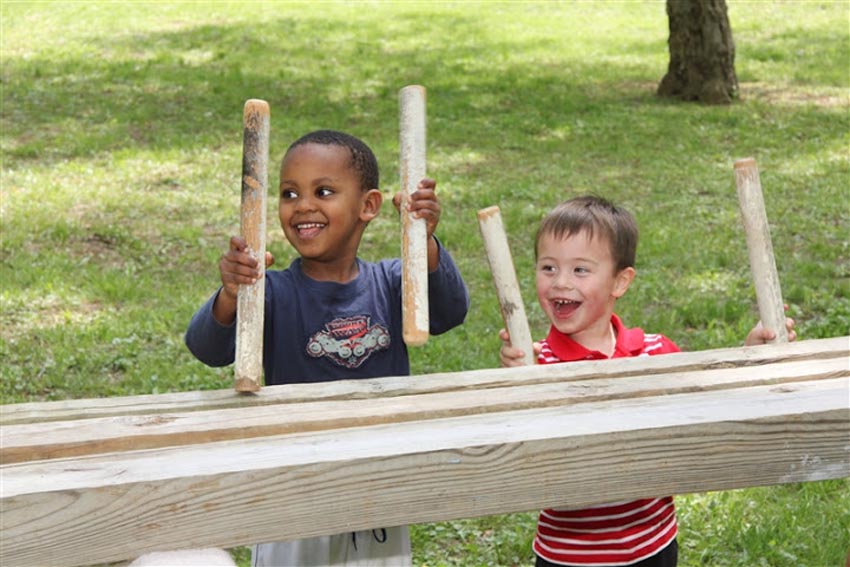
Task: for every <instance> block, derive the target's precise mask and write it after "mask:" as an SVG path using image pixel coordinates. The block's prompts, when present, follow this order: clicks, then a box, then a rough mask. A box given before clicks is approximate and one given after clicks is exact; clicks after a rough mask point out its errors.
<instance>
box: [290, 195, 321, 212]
mask: <svg viewBox="0 0 850 567" xmlns="http://www.w3.org/2000/svg"><path fill="white" fill-rule="evenodd" d="M315 209H316V204H315V202H314V201H313V199H311V198H310V197H309V196H306V195H304V196H300V197H298V198H297V199H296V200H295V210H296V211H299V212H304V211H313V210H315Z"/></svg>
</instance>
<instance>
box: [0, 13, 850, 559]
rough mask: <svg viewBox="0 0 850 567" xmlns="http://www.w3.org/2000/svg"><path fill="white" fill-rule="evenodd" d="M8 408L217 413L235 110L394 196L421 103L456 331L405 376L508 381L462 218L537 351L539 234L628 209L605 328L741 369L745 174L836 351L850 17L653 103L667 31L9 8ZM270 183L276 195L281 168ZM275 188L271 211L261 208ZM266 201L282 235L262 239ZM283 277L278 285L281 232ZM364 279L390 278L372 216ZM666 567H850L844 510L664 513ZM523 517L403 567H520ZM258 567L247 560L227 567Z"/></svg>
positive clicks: (758, 52)
mask: <svg viewBox="0 0 850 567" xmlns="http://www.w3.org/2000/svg"><path fill="white" fill-rule="evenodd" d="M0 10H2V52H0V57H2V70H0V80H2V83H0V87H2V112H1V113H0V118H2V135H0V149H2V164H0V167H2V171H0V174H2V188H0V231H1V232H0V239H1V241H0V270H2V273H0V276H2V288H0V309H2V313H0V321H2V329H0V356H2V361H3V362H2V366H0V380H2V385H0V399H2V402H3V403H13V402H21V401H32V400H56V399H65V398H72V397H95V396H117V395H127V394H138V393H150V392H167V391H177V390H187V389H212V388H226V387H229V386H230V383H231V380H232V371H231V370H230V369H224V370H213V369H209V368H206V367H204V366H203V365H201V364H200V363H198V362H197V361H195V360H194V359H193V358H192V357H191V355H190V354H189V353H188V351H187V350H186V349H185V347H184V346H183V343H182V334H183V332H184V330H185V327H186V325H187V323H188V321H189V318H190V317H191V315H192V313H193V312H194V310H195V309H196V308H197V307H198V306H199V305H200V304H201V302H202V301H204V300H205V298H206V297H207V296H208V295H209V294H210V293H211V292H212V291H213V290H214V289H215V287H216V286H217V283H218V270H217V259H218V257H219V255H220V254H221V253H222V252H223V251H224V249H225V247H226V243H227V238H228V237H229V235H231V234H234V233H235V232H237V230H238V206H239V179H240V173H241V134H242V132H241V118H242V106H243V104H244V102H245V100H247V99H249V98H262V99H265V100H267V101H268V102H269V104H270V106H271V109H272V133H271V152H272V156H273V159H274V160H275V161H277V160H278V159H279V158H280V156H281V155H282V153H283V151H284V150H285V148H286V146H287V145H288V143H289V142H291V141H292V140H293V139H295V138H296V137H297V136H299V135H301V134H303V133H305V132H306V131H309V130H311V129H315V128H320V127H327V128H336V129H341V130H346V131H349V132H351V133H353V134H356V135H359V136H361V137H363V138H364V139H365V140H366V141H367V142H368V143H369V144H370V145H371V146H372V147H373V148H374V150H375V152H376V154H377V155H378V159H379V162H380V164H381V175H382V180H383V181H382V186H383V187H382V188H383V189H384V190H385V191H386V193H387V194H390V193H393V192H395V191H396V189H397V186H398V166H397V162H398V101H397V93H398V90H399V89H400V88H401V87H403V86H405V85H407V84H414V83H419V84H423V85H425V86H426V87H427V88H428V168H429V174H430V175H431V176H433V177H434V178H436V179H437V181H438V191H439V193H440V195H441V199H442V203H443V210H444V213H443V219H442V223H441V225H440V227H439V229H438V235H439V236H440V237H441V239H442V241H443V242H444V244H445V245H446V246H447V247H448V248H449V249H450V250H451V251H452V253H453V255H454V257H455V259H456V260H457V261H458V264H459V265H460V268H461V270H462V272H463V274H464V277H465V278H466V280H467V283H468V285H469V287H470V290H471V293H472V300H473V308H472V311H471V312H470V314H469V316H468V318H467V322H466V324H465V325H464V326H463V327H462V328H459V329H457V330H455V331H452V332H451V333H449V334H448V335H445V336H442V337H434V338H432V339H431V340H430V341H429V343H428V344H427V345H426V346H425V347H423V348H421V349H416V350H415V351H413V352H412V361H411V362H412V365H413V369H414V372H415V373H417V374H420V373H427V372H432V371H453V370H454V371H456V370H463V369H474V368H484V367H492V366H495V365H497V352H498V346H499V343H498V339H497V336H496V332H497V331H498V329H499V328H500V327H501V320H500V317H499V311H498V307H497V303H496V298H495V293H494V291H493V284H492V281H491V278H490V272H489V269H488V267H487V263H486V260H485V256H484V253H483V246H482V243H481V241H480V238H479V237H478V229H477V222H476V217H475V213H476V211H477V210H478V209H480V208H483V207H486V206H489V205H493V204H498V205H500V206H501V208H502V215H503V218H504V221H505V225H506V228H507V230H508V232H509V235H510V241H511V248H512V252H513V255H514V261H515V265H516V269H517V272H518V277H519V279H520V282H521V285H522V287H523V290H524V295H525V301H526V304H527V310H528V313H529V318H530V320H531V323H532V328H533V333H534V335H535V336H536V337H539V336H541V335H542V334H543V333H544V332H545V330H546V324H545V321H544V318H543V314H542V312H541V311H540V309H539V308H538V307H537V306H536V304H535V302H534V297H535V295H534V291H533V275H532V269H531V265H532V256H533V254H532V249H531V243H532V240H533V232H534V231H533V227H534V226H535V225H536V223H537V221H538V220H539V219H540V217H541V216H542V214H543V213H544V212H545V211H546V210H547V209H549V208H550V207H551V206H552V205H554V204H555V203H557V202H558V201H560V200H562V199H564V198H567V197H569V196H572V195H576V194H579V193H584V192H595V193H599V194H602V195H604V196H607V197H609V198H611V199H613V200H615V201H617V202H619V203H621V204H623V205H625V206H627V207H628V208H630V209H631V210H632V211H633V212H634V213H635V214H636V216H637V218H638V222H639V224H640V227H641V242H640V246H639V249H638V277H637V280H636V282H635V284H634V285H633V287H632V289H631V290H630V291H629V293H628V294H627V296H626V297H625V298H623V300H621V302H620V305H619V307H618V311H619V312H620V314H621V315H622V316H623V318H624V319H625V321H626V322H627V323H629V324H631V325H640V326H642V327H644V328H646V329H648V330H651V331H654V332H662V333H665V334H667V335H668V336H670V337H671V338H673V339H674V340H676V341H677V342H678V343H679V344H680V345H681V346H682V347H683V348H685V349H687V350H700V349H706V348H716V347H724V346H733V345H738V344H740V343H741V342H742V340H743V337H744V335H745V334H746V331H747V330H748V329H749V328H750V327H751V326H752V324H753V323H754V322H755V320H756V318H757V315H756V308H755V294H754V291H753V286H752V283H751V277H750V274H749V267H748V260H747V253H746V246H745V241H744V238H743V231H742V228H741V225H740V220H739V217H738V210H737V197H736V192H735V187H734V177H733V173H732V164H733V163H734V161H735V160H736V159H739V158H743V157H748V156H751V157H754V158H756V160H757V162H758V165H759V169H760V172H761V181H762V186H763V187H764V191H765V195H766V202H767V212H768V217H769V219H770V220H771V229H772V237H773V246H774V250H775V253H776V258H777V264H778V269H779V272H780V278H781V281H782V287H783V295H784V297H785V299H786V301H787V302H788V303H789V304H790V306H791V307H790V313H791V315H792V316H793V317H794V318H795V319H796V320H797V329H798V331H799V333H800V338H801V340H805V339H811V338H821V337H830V336H840V335H847V334H848V332H850V250H848V238H847V235H848V228H849V227H848V218H850V214H849V213H850V206H848V203H850V199H848V197H850V192H849V191H848V179H850V175H848V174H850V158H848V146H850V112H848V111H849V110H850V104H848V92H849V91H848V89H850V76H848V75H849V73H848V69H849V68H850V31H848V26H847V21H848V17H850V4H848V2H846V1H844V0H842V1H835V2H814V1H811V2H802V1H799V2H767V1H765V2H746V3H745V2H730V7H729V10H730V19H731V23H732V28H733V33H734V35H735V42H736V56H737V58H736V69H737V73H738V77H739V80H740V81H741V100H740V101H738V102H737V103H736V104H734V105H732V106H729V107H702V106H695V105H690V104H680V103H676V102H671V101H666V100H661V99H658V98H656V97H655V95H654V89H655V86H656V85H657V83H658V81H659V80H660V79H661V77H662V76H663V74H664V72H665V71H666V65H667V51H666V39H667V20H666V15H665V12H664V7H663V3H662V2H603V1H597V2H575V3H548V2H547V3H542V2H541V3H495V2H493V3H487V4H480V3H453V4H449V3H420V2H409V3H391V2H369V3H365V2H364V3H333V4H332V3H263V4H259V3H251V4H238V3H209V4H202V3H189V2H180V3H141V2H139V3H125V4H122V5H121V7H120V9H116V6H115V5H110V4H107V3H95V2H90V3H87V2H74V3H71V2H63V3H36V2H33V3H25V2H9V1H7V2H4V3H3V4H2V6H1V7H0ZM271 169H272V170H273V171H271V172H270V179H269V184H270V186H271V187H272V188H274V187H275V186H276V185H277V172H276V171H275V169H276V168H271ZM273 192H274V189H272V194H274V193H273ZM273 207H274V200H273V199H272V200H270V209H272V210H271V211H270V212H271V216H270V219H276V216H275V214H274V210H273ZM269 239H270V242H269V248H270V249H271V250H272V251H273V252H274V254H275V256H276V257H277V265H278V266H284V265H286V264H288V262H289V260H290V259H291V258H292V252H291V250H290V249H289V248H288V247H287V245H286V243H285V241H284V239H283V237H282V234H281V231H280V230H279V227H277V224H276V222H274V221H271V220H270V232H269ZM361 251H362V255H363V256H364V257H365V258H367V259H377V258H381V257H387V256H395V255H398V224H397V220H396V219H395V215H394V213H393V212H392V210H391V208H390V207H389V206H388V207H385V210H384V211H383V213H382V215H381V217H379V218H378V219H377V220H376V221H375V222H374V223H373V225H372V226H370V228H369V230H368V231H367V234H366V238H365V241H364V244H363V246H362V248H361ZM678 504H679V513H680V518H681V531H682V536H681V538H680V542H681V545H682V551H681V555H680V557H681V560H680V564H681V565H685V566H690V565H694V566H696V565H706V566H708V565H712V566H713V565H729V566H733V565H735V566H749V565H769V566H797V565H808V566H812V567H821V566H827V565H840V564H842V561H843V558H844V557H845V555H846V552H847V550H848V549H850V518H849V517H848V510H850V483H848V481H846V480H844V481H831V482H822V483H808V484H804V485H792V486H783V487H773V488H764V489H749V490H740V491H729V492H722V493H712V494H698V495H690V496H682V497H679V498H678ZM534 522H535V516H534V513H533V512H529V513H525V514H512V515H505V516H495V517H488V518H479V519H470V520H463V521H457V522H445V523H439V524H429V525H423V526H415V527H414V528H413V538H414V548H415V551H414V553H415V561H416V564H417V565H420V566H423V565H428V566H430V567H434V566H437V565H458V566H461V565H463V566H467V565H528V564H530V562H531V554H530V551H529V542H530V538H531V535H532V533H533V530H534ZM240 553H241V557H242V560H243V561H245V559H244V557H245V556H244V550H242V551H241V552H240Z"/></svg>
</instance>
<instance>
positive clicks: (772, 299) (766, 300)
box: [735, 158, 788, 343]
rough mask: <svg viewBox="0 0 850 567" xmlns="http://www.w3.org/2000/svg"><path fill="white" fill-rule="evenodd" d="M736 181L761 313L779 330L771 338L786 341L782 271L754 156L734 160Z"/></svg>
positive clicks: (766, 324) (767, 325) (768, 325)
mask: <svg viewBox="0 0 850 567" xmlns="http://www.w3.org/2000/svg"><path fill="white" fill-rule="evenodd" d="M735 183H736V185H737V188H738V203H739V205H740V208H741V218H742V220H743V223H744V232H745V233H746V235H747V250H748V251H749V255H750V269H751V270H752V273H753V280H754V283H755V288H756V299H757V300H758V306H759V317H760V318H761V322H762V325H763V326H764V327H765V328H766V329H770V330H772V331H774V332H775V333H776V339H775V340H773V341H771V342H774V343H787V342H788V330H787V329H786V328H785V304H784V303H783V301H782V291H781V289H780V287H779V275H778V274H777V271H776V260H775V258H774V255H773V244H772V243H771V240H770V228H769V227H768V224H767V212H766V210H765V207H764V195H763V194H762V190H761V181H760V180H759V171H758V167H757V166H756V161H755V160H754V159H753V158H744V159H739V160H737V161H736V162H735Z"/></svg>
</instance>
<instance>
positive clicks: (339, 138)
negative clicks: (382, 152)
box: [284, 130, 379, 191]
mask: <svg viewBox="0 0 850 567" xmlns="http://www.w3.org/2000/svg"><path fill="white" fill-rule="evenodd" d="M304 144H320V145H323V146H340V147H342V148H346V149H348V151H349V152H350V153H351V168H352V169H353V170H354V171H355V172H356V173H357V175H358V176H359V177H360V189H362V190H363V191H368V190H369V189H378V187H379V186H378V181H379V176H378V160H377V158H375V154H374V153H373V152H372V149H371V148H370V147H369V146H368V145H366V143H365V142H364V141H363V140H361V139H360V138H357V137H355V136H352V135H351V134H346V133H345V132H337V131H336V130H315V131H313V132H310V133H309V134H304V135H303V136H301V137H300V138H298V139H297V140H295V141H294V142H292V144H291V145H290V146H289V148H288V149H287V150H286V155H289V152H291V151H292V150H293V149H295V148H297V147H298V146H303V145H304ZM286 155H284V159H286Z"/></svg>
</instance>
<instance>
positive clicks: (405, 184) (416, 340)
mask: <svg viewBox="0 0 850 567" xmlns="http://www.w3.org/2000/svg"><path fill="white" fill-rule="evenodd" d="M399 106H400V112H399V114H400V119H399V122H400V125H399V132H400V134H399V146H400V153H401V163H400V167H399V169H400V173H401V195H402V209H401V250H402V255H401V257H402V272H401V274H402V282H401V290H402V338H403V339H404V342H405V344H407V345H409V346H422V345H423V344H425V343H426V342H427V341H428V335H429V333H430V328H429V313H428V233H427V228H426V226H425V219H420V218H414V216H413V214H412V213H409V212H407V211H406V210H405V205H406V203H407V198H408V196H409V195H410V194H411V193H413V192H415V191H416V187H417V185H418V184H419V182H420V181H421V180H422V179H423V178H424V177H425V87H421V86H419V85H409V86H407V87H404V88H403V89H401V91H399Z"/></svg>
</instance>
